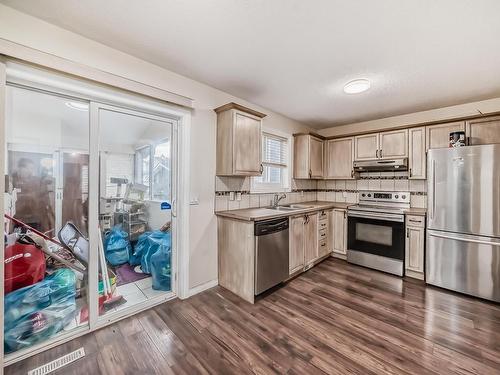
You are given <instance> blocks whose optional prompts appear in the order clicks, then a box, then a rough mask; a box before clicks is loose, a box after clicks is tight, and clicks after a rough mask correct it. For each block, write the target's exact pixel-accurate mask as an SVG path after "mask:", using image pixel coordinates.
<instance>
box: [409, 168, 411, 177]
mask: <svg viewBox="0 0 500 375" xmlns="http://www.w3.org/2000/svg"><path fill="white" fill-rule="evenodd" d="M409 174H410V177H411V168H410V171H409Z"/></svg>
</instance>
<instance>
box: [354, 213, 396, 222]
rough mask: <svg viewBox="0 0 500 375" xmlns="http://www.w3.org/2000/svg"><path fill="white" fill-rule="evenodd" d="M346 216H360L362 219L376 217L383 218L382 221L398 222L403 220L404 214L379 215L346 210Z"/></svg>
mask: <svg viewBox="0 0 500 375" xmlns="http://www.w3.org/2000/svg"><path fill="white" fill-rule="evenodd" d="M347 216H349V217H360V218H364V219H378V220H383V221H396V222H399V223H403V222H404V220H405V219H404V216H403V215H391V214H384V215H379V214H374V213H358V212H349V211H348V212H347Z"/></svg>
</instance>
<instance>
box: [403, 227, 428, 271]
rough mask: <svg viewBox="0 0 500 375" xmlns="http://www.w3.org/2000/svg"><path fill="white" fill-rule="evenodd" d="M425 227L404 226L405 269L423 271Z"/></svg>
mask: <svg viewBox="0 0 500 375" xmlns="http://www.w3.org/2000/svg"><path fill="white" fill-rule="evenodd" d="M424 233H425V229H424V228H418V227H406V249H405V258H406V259H405V263H406V269H407V270H410V271H413V272H420V273H423V272H424V238H425V235H424Z"/></svg>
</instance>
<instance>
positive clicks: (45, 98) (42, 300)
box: [4, 86, 89, 353]
mask: <svg viewBox="0 0 500 375" xmlns="http://www.w3.org/2000/svg"><path fill="white" fill-rule="evenodd" d="M6 94H7V97H6V99H7V100H6V103H7V105H6V119H5V120H6V121H5V141H6V145H5V149H6V155H5V158H6V163H5V164H6V171H5V184H6V188H5V192H4V202H5V207H4V209H5V226H4V230H5V235H6V237H5V238H6V245H5V255H4V267H5V277H4V279H5V280H4V288H5V297H4V312H5V314H4V351H5V353H13V352H16V351H19V350H22V349H27V348H30V347H32V346H34V345H36V344H39V343H42V342H44V341H45V340H48V339H52V338H54V337H57V336H59V335H64V334H68V333H70V332H71V331H73V330H75V329H77V328H78V327H85V326H87V327H88V295H89V293H88V250H89V247H88V240H87V238H88V228H87V218H88V178H89V175H88V173H89V169H88V154H89V103H88V102H85V101H82V100H74V99H69V98H65V97H60V96H56V95H52V94H49V93H42V92H38V91H34V90H29V89H25V88H20V87H14V86H8V87H7V93H6ZM67 226H70V228H69V227H67ZM68 228H69V229H71V231H72V232H71V231H70V230H69V229H68ZM70 232H71V233H70ZM71 234H74V236H73V235H71ZM76 236H79V237H78V238H79V242H78V241H76V242H75V239H76Z"/></svg>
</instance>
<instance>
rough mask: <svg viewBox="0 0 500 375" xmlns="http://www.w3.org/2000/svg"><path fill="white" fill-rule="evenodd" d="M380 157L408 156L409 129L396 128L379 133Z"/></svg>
mask: <svg viewBox="0 0 500 375" xmlns="http://www.w3.org/2000/svg"><path fill="white" fill-rule="evenodd" d="M379 137H380V142H379V147H380V149H379V151H378V157H379V158H380V159H394V158H406V157H408V129H402V130H394V131H388V132H383V133H380V134H379Z"/></svg>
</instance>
